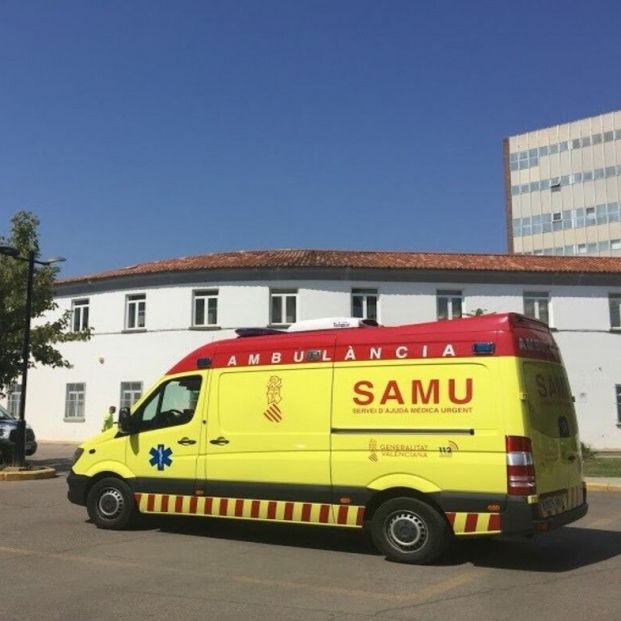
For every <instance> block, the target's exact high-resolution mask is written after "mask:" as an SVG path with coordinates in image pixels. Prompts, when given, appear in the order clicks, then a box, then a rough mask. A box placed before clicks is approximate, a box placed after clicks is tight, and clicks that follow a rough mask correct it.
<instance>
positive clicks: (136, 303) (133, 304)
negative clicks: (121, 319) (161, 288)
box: [125, 293, 147, 330]
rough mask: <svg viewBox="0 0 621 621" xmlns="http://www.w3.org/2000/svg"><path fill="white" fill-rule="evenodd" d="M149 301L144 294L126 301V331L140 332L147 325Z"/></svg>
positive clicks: (129, 296)
mask: <svg viewBox="0 0 621 621" xmlns="http://www.w3.org/2000/svg"><path fill="white" fill-rule="evenodd" d="M146 313H147V299H146V295H145V294H144V293H141V294H136V295H128V296H127V298H126V299H125V329H126V330H139V329H142V328H144V327H145V325H146Z"/></svg>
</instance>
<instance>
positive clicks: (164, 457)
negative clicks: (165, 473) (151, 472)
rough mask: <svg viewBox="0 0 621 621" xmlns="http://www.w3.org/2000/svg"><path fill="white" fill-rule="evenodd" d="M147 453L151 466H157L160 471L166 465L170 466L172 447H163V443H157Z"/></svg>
mask: <svg viewBox="0 0 621 621" xmlns="http://www.w3.org/2000/svg"><path fill="white" fill-rule="evenodd" d="M149 454H150V455H151V459H150V460H149V463H150V464H151V465H152V466H157V469H158V470H160V471H162V470H164V469H165V468H166V466H172V459H171V458H170V456H171V455H172V449H170V448H166V447H164V445H163V444H158V445H157V448H155V447H153V448H152V449H151V450H150V451H149Z"/></svg>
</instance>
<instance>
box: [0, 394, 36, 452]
mask: <svg viewBox="0 0 621 621" xmlns="http://www.w3.org/2000/svg"><path fill="white" fill-rule="evenodd" d="M16 433H17V419H16V418H15V417H14V416H13V415H12V414H11V413H10V412H9V411H8V410H6V409H5V408H3V407H2V406H1V405H0V462H2V461H3V460H4V461H5V462H6V461H10V459H11V458H12V455H13V451H14V450H15V434H16ZM36 450H37V442H36V439H35V434H34V431H33V430H32V427H31V426H30V425H28V424H26V455H34V454H35V452H36Z"/></svg>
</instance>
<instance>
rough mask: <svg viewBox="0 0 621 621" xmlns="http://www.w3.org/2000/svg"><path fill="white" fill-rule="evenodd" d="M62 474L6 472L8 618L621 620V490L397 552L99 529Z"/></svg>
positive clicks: (232, 524)
mask: <svg viewBox="0 0 621 621" xmlns="http://www.w3.org/2000/svg"><path fill="white" fill-rule="evenodd" d="M71 452H72V449H71V447H52V448H51V449H50V448H49V447H45V448H44V450H42V452H41V453H40V454H39V455H38V457H39V461H40V462H41V461H44V462H47V463H53V464H56V466H57V467H58V469H59V476H58V477H57V478H55V479H48V480H42V481H21V482H0V571H1V572H2V580H1V581H0V619H1V620H2V621H5V620H14V619H15V620H18V619H19V620H20V621H21V620H24V619H37V618H40V619H45V620H46V621H53V620H57V619H58V620H61V619H62V620H63V621H64V620H80V619H89V620H100V619H102V620H103V619H116V620H124V619H128V620H129V619H131V620H132V621H136V620H140V619H149V620H153V619H158V620H159V619H167V620H168V619H170V620H178V621H182V620H185V619H217V620H226V619H244V620H247V619H261V620H263V621H265V620H267V619H269V620H270V621H272V620H274V621H277V620H280V619H295V620H296V621H299V620H304V621H305V620H307V619H308V620H311V621H313V620H328V619H343V620H350V619H351V620H353V619H369V618H376V619H380V620H381V619H425V620H435V619H442V620H446V619H477V620H481V619H503V620H506V619H511V620H512V621H515V620H519V619H546V620H555V619H563V620H567V619H572V620H573V619H590V620H591V619H592V620H594V619H598V620H601V619H615V620H616V619H619V618H621V612H620V611H621V556H620V553H621V494H620V493H592V494H591V496H590V504H591V509H590V512H589V514H588V515H587V517H585V518H584V519H582V520H581V521H580V522H577V523H576V524H575V525H574V526H570V527H567V528H564V529H561V530H559V531H556V532H554V533H551V534H549V535H546V536H542V537H539V538H536V539H533V540H527V539H518V540H501V539H489V540H477V541H474V540H469V541H461V542H458V543H457V544H456V545H455V546H454V547H453V549H452V551H451V553H450V555H449V556H448V557H447V558H446V559H445V560H444V561H443V562H442V564H439V565H434V566H427V567H416V566H407V565H399V564H395V563H389V562H387V561H385V560H384V558H383V557H381V556H379V555H378V554H377V553H376V552H375V550H374V549H373V547H372V546H371V545H370V543H369V542H368V540H367V538H366V537H365V535H364V534H363V533H362V532H360V531H349V530H341V529H331V528H321V527H315V528H313V527H294V526H280V525H271V524H257V523H243V522H238V521H220V520H205V519H197V518H184V519H180V518H175V519H160V518H157V519H152V520H151V519H150V520H148V521H146V522H145V523H144V524H142V525H141V527H140V528H139V529H137V530H133V531H129V532H128V531H125V532H115V531H104V530H99V529H97V528H95V527H94V526H93V525H92V524H90V523H89V522H88V521H87V516H86V511H85V510H84V509H83V508H81V507H77V506H74V505H71V504H70V503H69V502H68V501H67V500H66V481H65V476H66V472H67V470H68V467H69V459H68V455H69V454H70V453H71Z"/></svg>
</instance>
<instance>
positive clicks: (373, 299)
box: [351, 289, 379, 321]
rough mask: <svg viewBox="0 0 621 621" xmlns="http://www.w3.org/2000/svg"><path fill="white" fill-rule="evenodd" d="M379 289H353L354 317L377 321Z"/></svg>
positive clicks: (352, 304)
mask: <svg viewBox="0 0 621 621" xmlns="http://www.w3.org/2000/svg"><path fill="white" fill-rule="evenodd" d="M378 297H379V296H378V293H377V289H352V292H351V307H352V316H353V317H359V318H360V319H373V320H374V321H377V320H378V319H377V306H378V304H377V302H378Z"/></svg>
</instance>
